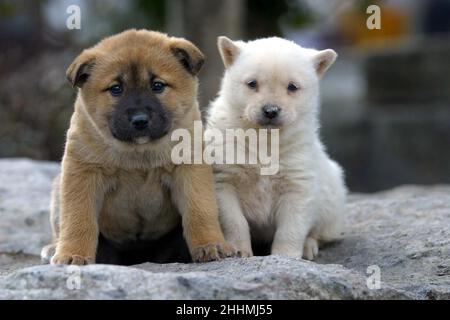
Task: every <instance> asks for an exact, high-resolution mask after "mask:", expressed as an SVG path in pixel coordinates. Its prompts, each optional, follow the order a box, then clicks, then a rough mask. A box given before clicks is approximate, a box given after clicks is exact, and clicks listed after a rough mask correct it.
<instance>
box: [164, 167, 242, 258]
mask: <svg viewBox="0 0 450 320" xmlns="http://www.w3.org/2000/svg"><path fill="white" fill-rule="evenodd" d="M172 199H173V201H174V202H175V205H176V206H177V207H178V210H179V211H180V213H181V215H182V221H183V231H184V237H185V238H186V242H187V244H188V247H189V251H190V252H191V256H192V260H194V261H196V262H205V261H213V260H219V259H222V258H226V257H232V256H236V255H238V253H237V252H236V249H235V248H233V247H232V246H231V245H229V244H228V243H226V242H225V238H224V236H223V233H222V230H221V229H220V224H219V217H218V209H217V202H216V197H215V193H214V185H213V175H212V169H211V167H210V166H207V165H180V166H178V167H176V169H175V171H174V181H173V185H172Z"/></svg>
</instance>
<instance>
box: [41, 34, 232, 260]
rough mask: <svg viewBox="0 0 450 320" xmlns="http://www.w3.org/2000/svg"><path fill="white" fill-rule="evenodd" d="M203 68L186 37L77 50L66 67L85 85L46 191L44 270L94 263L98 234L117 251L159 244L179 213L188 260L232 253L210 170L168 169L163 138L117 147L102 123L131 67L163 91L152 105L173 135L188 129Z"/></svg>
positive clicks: (110, 42) (122, 40)
mask: <svg viewBox="0 0 450 320" xmlns="http://www.w3.org/2000/svg"><path fill="white" fill-rule="evenodd" d="M178 49H182V50H184V51H185V52H187V53H188V54H189V56H190V57H191V58H192V60H193V61H195V62H198V64H197V65H196V68H193V70H192V73H190V72H188V71H187V70H186V69H185V68H184V67H183V65H182V64H181V63H180V61H179V59H178V57H177V50H178ZM202 61H203V55H202V53H201V52H200V51H199V50H198V49H197V48H196V47H195V46H194V45H193V44H191V43H190V42H188V41H186V40H184V39H179V38H170V37H168V36H166V35H164V34H161V33H157V32H150V31H146V30H139V31H136V30H129V31H126V32H124V33H121V34H118V35H115V36H113V37H110V38H106V39H105V40H103V41H102V42H100V43H99V44H97V45H96V46H94V47H93V48H90V49H87V50H85V51H84V52H83V53H82V54H81V55H80V56H78V57H77V58H76V59H75V61H74V62H73V64H72V65H71V66H70V67H69V69H68V70H67V77H68V79H69V81H71V82H72V83H73V84H74V85H76V83H75V81H76V78H77V73H79V72H83V71H86V72H88V73H89V79H88V81H87V82H86V83H85V84H84V85H83V86H82V88H81V89H80V91H79V94H78V97H77V100H76V102H75V111H74V114H73V116H72V119H71V123H70V129H69V131H68V135H67V143H66V149H65V153H64V157H63V160H62V173H61V176H60V177H58V178H57V180H56V183H55V186H54V190H53V193H52V206H51V207H52V225H53V230H54V242H55V244H56V253H55V254H54V255H53V258H52V260H51V261H52V263H55V264H59V263H63V264H87V263H91V262H94V261H95V256H96V248H97V240H98V235H99V231H101V232H102V234H103V235H104V236H105V237H106V238H107V239H110V240H113V241H115V242H116V243H127V242H132V241H135V240H153V239H157V238H159V237H161V236H163V235H164V234H166V233H167V232H169V231H170V230H172V229H173V228H174V227H175V226H176V225H177V224H178V223H180V215H181V220H182V224H183V227H184V235H185V239H186V242H187V244H188V247H189V249H190V252H191V255H192V258H193V260H195V261H209V260H216V259H219V258H223V257H226V256H232V255H234V254H235V251H234V249H233V248H232V247H231V246H229V245H228V244H226V243H225V240H224V237H223V235H222V232H221V230H220V226H219V222H218V213H217V206H216V198H215V194H214V191H213V190H214V188H213V177H212V171H211V168H210V167H209V166H206V165H181V166H174V165H173V164H172V162H171V159H170V152H171V147H172V145H173V143H172V142H171V141H170V132H169V133H168V134H167V135H165V136H163V137H162V138H160V139H158V140H156V141H150V142H149V143H145V144H135V143H125V142H122V141H119V140H117V139H115V138H114V137H113V136H112V134H111V132H110V129H109V128H108V123H107V115H108V113H109V112H111V111H112V110H113V109H114V104H115V102H114V97H112V96H111V95H109V94H108V92H105V89H107V88H108V87H110V86H111V85H113V84H114V82H115V81H116V80H115V78H116V77H117V75H118V74H122V75H123V76H124V78H125V81H128V78H129V77H132V76H133V74H132V73H131V72H130V69H131V68H135V70H138V72H139V76H138V78H139V80H138V84H139V86H148V85H149V75H148V74H149V72H151V73H152V74H154V75H155V76H156V77H157V78H158V79H161V80H163V81H164V82H165V83H167V84H168V87H167V89H166V90H165V91H164V92H163V93H162V94H161V95H159V96H158V99H159V100H160V102H161V103H162V104H163V105H164V106H165V107H166V108H167V109H168V110H169V112H170V114H171V118H172V122H171V124H172V125H171V131H172V130H175V129H177V128H191V127H192V126H193V122H194V120H200V112H199V109H198V103H197V86H198V80H197V77H196V74H197V73H198V71H199V68H200V67H201V62H202ZM50 249H51V246H50V247H45V248H44V250H43V255H44V256H45V255H48V254H51V253H52V252H51V250H50ZM44 251H45V252H44Z"/></svg>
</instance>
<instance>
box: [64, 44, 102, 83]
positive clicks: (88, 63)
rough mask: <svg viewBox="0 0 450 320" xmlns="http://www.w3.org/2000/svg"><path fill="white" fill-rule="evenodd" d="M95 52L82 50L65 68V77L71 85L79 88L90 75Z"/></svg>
mask: <svg viewBox="0 0 450 320" xmlns="http://www.w3.org/2000/svg"><path fill="white" fill-rule="evenodd" d="M95 57H96V54H95V53H94V52H92V51H89V50H85V51H83V52H82V53H81V54H80V55H79V56H78V57H76V58H75V60H74V61H73V62H72V64H71V65H70V66H69V68H67V71H66V78H67V80H68V81H69V82H70V83H71V84H72V87H74V88H75V87H78V88H81V87H82V86H83V84H84V83H85V82H86V81H87V80H88V78H89V76H90V75H91V72H92V68H93V67H94V64H95Z"/></svg>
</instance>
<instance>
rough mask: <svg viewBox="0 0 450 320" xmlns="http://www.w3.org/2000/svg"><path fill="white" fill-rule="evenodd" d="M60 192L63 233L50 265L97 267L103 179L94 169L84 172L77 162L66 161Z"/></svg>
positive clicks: (60, 234)
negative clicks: (95, 265)
mask: <svg viewBox="0 0 450 320" xmlns="http://www.w3.org/2000/svg"><path fill="white" fill-rule="evenodd" d="M60 188H61V189H60V192H61V194H60V197H61V203H60V205H61V207H60V221H59V223H60V225H59V227H60V229H59V236H58V239H57V245H56V252H55V255H54V256H53V258H52V259H51V263H52V264H74V265H84V264H89V263H94V262H95V254H96V250H97V242H98V223H97V213H98V209H99V206H100V204H101V201H102V199H103V192H102V189H103V181H102V177H101V175H100V174H99V173H98V172H96V171H95V170H94V169H91V170H89V169H84V168H82V166H81V165H79V164H78V163H76V162H73V161H70V160H65V161H63V166H62V174H61V185H60Z"/></svg>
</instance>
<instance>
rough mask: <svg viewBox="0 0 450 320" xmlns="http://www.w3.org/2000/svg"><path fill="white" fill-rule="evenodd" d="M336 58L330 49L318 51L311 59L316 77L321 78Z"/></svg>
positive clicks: (335, 54)
mask: <svg viewBox="0 0 450 320" xmlns="http://www.w3.org/2000/svg"><path fill="white" fill-rule="evenodd" d="M336 58H337V53H336V52H335V51H334V50H332V49H326V50H322V51H319V53H317V54H316V55H314V57H313V60H314V61H313V63H314V68H315V69H316V72H317V75H318V76H319V78H321V77H322V76H323V75H324V73H325V71H327V70H328V68H329V67H331V65H332V64H333V62H334V61H335V60H336Z"/></svg>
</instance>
